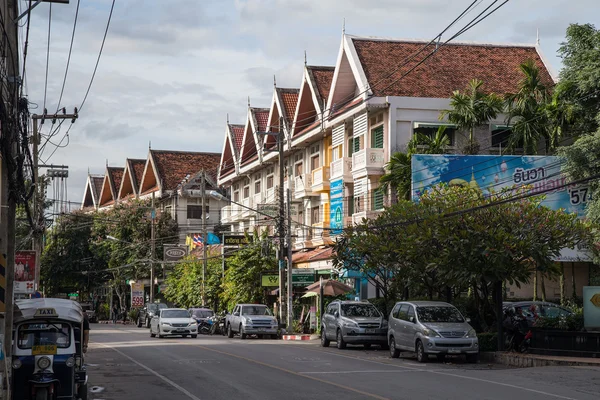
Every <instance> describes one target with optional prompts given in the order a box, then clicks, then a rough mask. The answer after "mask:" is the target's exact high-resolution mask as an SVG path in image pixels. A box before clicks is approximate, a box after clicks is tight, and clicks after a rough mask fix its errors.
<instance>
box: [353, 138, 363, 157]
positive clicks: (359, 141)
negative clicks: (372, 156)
mask: <svg viewBox="0 0 600 400" xmlns="http://www.w3.org/2000/svg"><path fill="white" fill-rule="evenodd" d="M364 141H365V135H360V136H357V137H355V138H354V140H353V141H352V147H353V149H352V153H356V152H359V151H361V150H362V149H363V148H364V147H365V146H364Z"/></svg>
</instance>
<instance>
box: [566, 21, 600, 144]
mask: <svg viewBox="0 0 600 400" xmlns="http://www.w3.org/2000/svg"><path fill="white" fill-rule="evenodd" d="M558 53H559V55H560V57H561V58H562V62H563V69H562V70H561V71H560V81H559V82H558V84H557V86H556V95H557V98H558V100H559V101H560V103H561V104H562V105H563V106H565V107H570V108H571V109H572V112H573V117H574V118H573V124H572V126H571V127H570V131H571V133H572V134H573V135H575V136H578V135H581V134H586V133H588V134H589V133H593V132H596V130H597V129H598V127H599V124H600V95H599V93H600V30H598V29H596V27H595V26H594V25H592V24H583V25H580V24H572V25H570V26H569V27H568V28H567V32H566V40H565V42H563V43H562V45H561V47H560V49H559V50H558Z"/></svg>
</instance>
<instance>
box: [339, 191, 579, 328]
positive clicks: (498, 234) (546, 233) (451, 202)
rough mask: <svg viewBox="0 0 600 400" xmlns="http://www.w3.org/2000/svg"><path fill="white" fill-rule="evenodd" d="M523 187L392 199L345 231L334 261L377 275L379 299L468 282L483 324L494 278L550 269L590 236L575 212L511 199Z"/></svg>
mask: <svg viewBox="0 0 600 400" xmlns="http://www.w3.org/2000/svg"><path fill="white" fill-rule="evenodd" d="M524 190H526V189H518V190H517V191H516V192H514V191H503V192H499V193H496V194H493V195H492V196H489V197H483V196H482V195H481V194H480V192H478V191H476V190H474V189H472V188H465V187H447V186H444V185H441V186H437V187H435V188H433V189H432V190H430V191H428V192H427V193H426V194H424V195H423V196H422V198H421V200H420V202H419V203H411V202H406V201H403V202H400V203H398V204H396V205H394V206H392V207H390V208H388V209H386V210H385V211H384V212H383V213H382V214H381V215H380V216H379V217H378V218H376V219H375V220H372V221H364V222H363V223H362V224H359V225H357V226H355V227H354V228H352V229H350V230H348V231H346V232H345V233H344V236H343V238H342V240H339V241H338V242H337V244H336V254H337V259H336V260H335V264H336V265H338V266H343V267H345V268H348V269H354V270H357V271H360V272H362V273H364V274H365V275H366V276H367V277H368V279H370V280H373V281H377V282H378V283H377V284H378V285H379V286H380V287H382V292H383V296H384V297H386V296H398V294H399V293H403V289H405V288H408V289H409V290H410V295H411V297H420V296H426V297H429V298H434V297H438V296H442V295H443V294H445V293H446V290H447V288H448V287H453V288H455V289H458V290H455V292H460V291H461V290H464V289H466V288H470V289H471V292H472V294H473V296H474V297H475V301H476V304H477V305H478V311H479V312H480V316H481V319H482V321H483V322H484V323H483V328H484V329H485V328H486V327H487V325H488V324H490V323H491V321H489V318H488V317H487V315H488V314H487V312H486V310H489V309H490V308H491V305H490V300H489V294H490V291H491V288H492V286H493V284H494V283H496V282H509V283H510V284H515V285H521V284H523V283H527V282H529V279H530V277H531V274H532V272H533V271H535V270H538V271H541V272H542V273H544V274H547V275H550V276H551V275H554V274H555V273H556V272H557V271H556V268H555V263H554V261H553V257H556V256H557V255H558V254H559V253H560V250H561V249H563V248H565V247H573V246H574V245H575V244H576V243H579V242H581V241H585V242H589V240H590V237H589V229H588V227H587V226H586V225H585V224H584V223H583V222H581V221H580V220H578V219H577V217H576V216H575V215H571V214H567V213H565V212H563V211H554V210H551V209H549V208H546V207H543V206H541V204H540V201H541V198H526V199H521V200H518V201H514V200H511V199H512V197H511V196H514V195H518V194H521V193H522V191H524ZM386 300H387V299H386Z"/></svg>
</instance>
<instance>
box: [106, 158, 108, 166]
mask: <svg viewBox="0 0 600 400" xmlns="http://www.w3.org/2000/svg"><path fill="white" fill-rule="evenodd" d="M106 166H107V167H108V158H107V159H106Z"/></svg>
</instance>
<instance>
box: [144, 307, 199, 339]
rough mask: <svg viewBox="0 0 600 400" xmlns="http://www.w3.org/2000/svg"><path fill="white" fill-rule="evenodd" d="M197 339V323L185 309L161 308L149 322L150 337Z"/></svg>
mask: <svg viewBox="0 0 600 400" xmlns="http://www.w3.org/2000/svg"><path fill="white" fill-rule="evenodd" d="M178 335H181V336H182V337H187V336H188V335H190V336H191V337H192V338H197V337H198V323H197V322H196V320H195V319H193V318H192V317H190V313H189V312H188V310H186V309H185V308H162V309H159V310H158V313H156V314H155V315H154V317H152V320H151V321H150V337H155V336H158V337H159V338H163V337H165V336H178Z"/></svg>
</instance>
